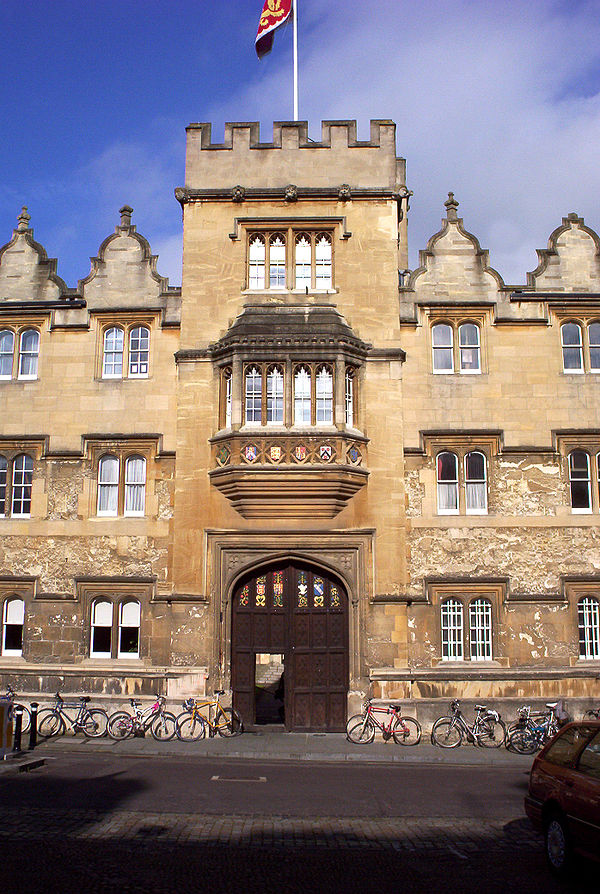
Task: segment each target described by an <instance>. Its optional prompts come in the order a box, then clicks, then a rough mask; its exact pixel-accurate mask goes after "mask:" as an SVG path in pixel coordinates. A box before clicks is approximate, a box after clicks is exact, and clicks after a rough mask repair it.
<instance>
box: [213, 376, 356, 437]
mask: <svg viewBox="0 0 600 894" xmlns="http://www.w3.org/2000/svg"><path fill="white" fill-rule="evenodd" d="M289 368H290V367H289V366H288V369H289ZM291 370H292V372H291V375H292V383H291V389H292V417H293V422H291V424H293V425H298V426H306V425H312V426H316V425H332V424H333V421H334V419H333V416H334V372H333V364H329V363H302V364H299V365H298V366H294V367H291ZM285 377H286V366H285V365H284V364H280V363H270V364H267V363H251V364H248V365H247V366H246V367H245V368H244V424H246V425H284V424H288V425H289V424H290V421H287V422H286V418H285ZM352 382H353V380H352ZM353 387H354V386H353V384H352V389H353ZM221 388H222V389H223V390H222V398H221V404H222V406H223V402H224V406H225V417H224V416H223V415H222V416H221V420H222V422H223V420H225V421H226V419H227V406H228V405H229V406H230V405H231V401H230V398H228V396H227V395H228V394H229V395H230V394H231V376H230V375H229V373H227V374H223V375H222V376H221ZM350 403H351V405H352V407H353V406H354V390H352V391H351V400H350ZM347 406H348V404H347ZM222 412H223V411H222Z"/></svg>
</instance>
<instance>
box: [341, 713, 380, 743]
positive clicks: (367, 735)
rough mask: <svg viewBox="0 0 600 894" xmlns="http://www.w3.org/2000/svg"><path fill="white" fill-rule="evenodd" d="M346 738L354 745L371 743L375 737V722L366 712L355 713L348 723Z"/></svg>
mask: <svg viewBox="0 0 600 894" xmlns="http://www.w3.org/2000/svg"><path fill="white" fill-rule="evenodd" d="M346 738H347V739H348V741H349V742H352V743H353V744H354V745H370V744H371V742H372V741H373V739H374V738H375V724H374V723H373V721H372V720H371V718H370V717H367V715H366V714H355V715H354V716H353V717H351V718H350V720H349V721H348V723H347V724H346Z"/></svg>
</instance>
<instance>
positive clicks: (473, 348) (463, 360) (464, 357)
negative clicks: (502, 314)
mask: <svg viewBox="0 0 600 894" xmlns="http://www.w3.org/2000/svg"><path fill="white" fill-rule="evenodd" d="M458 349H459V354H460V371H461V373H479V372H481V359H480V352H479V326H476V325H475V324H474V323H463V324H462V326H459V329H458Z"/></svg>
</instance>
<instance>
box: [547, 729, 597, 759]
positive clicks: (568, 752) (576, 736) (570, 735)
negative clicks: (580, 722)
mask: <svg viewBox="0 0 600 894" xmlns="http://www.w3.org/2000/svg"><path fill="white" fill-rule="evenodd" d="M592 732H593V730H592V729H591V728H590V727H589V726H571V727H568V728H567V729H565V730H564V731H563V732H562V733H559V734H558V736H557V737H556V739H555V740H554V742H552V744H551V745H550V747H549V748H548V750H547V752H546V753H545V755H544V760H547V761H548V762H549V763H551V764H558V765H559V766H561V767H566V766H570V765H571V764H572V763H573V760H574V759H575V757H576V756H577V754H578V752H579V749H580V748H581V746H582V744H583V742H584V741H587V740H588V739H589V737H590V734H591V733H592Z"/></svg>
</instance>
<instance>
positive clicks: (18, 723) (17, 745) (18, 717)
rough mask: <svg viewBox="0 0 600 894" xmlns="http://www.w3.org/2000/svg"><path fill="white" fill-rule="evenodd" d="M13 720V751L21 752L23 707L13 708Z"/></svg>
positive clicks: (16, 706)
mask: <svg viewBox="0 0 600 894" xmlns="http://www.w3.org/2000/svg"><path fill="white" fill-rule="evenodd" d="M13 717H14V718H15V730H14V733H13V747H12V750H13V751H20V750H21V728H22V726H23V705H15V706H14V708H13Z"/></svg>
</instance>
